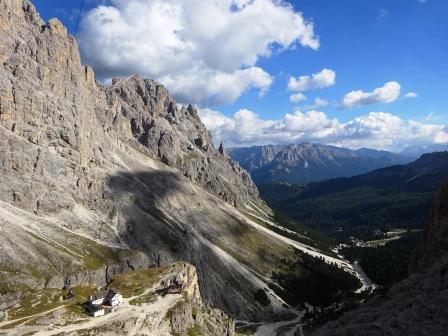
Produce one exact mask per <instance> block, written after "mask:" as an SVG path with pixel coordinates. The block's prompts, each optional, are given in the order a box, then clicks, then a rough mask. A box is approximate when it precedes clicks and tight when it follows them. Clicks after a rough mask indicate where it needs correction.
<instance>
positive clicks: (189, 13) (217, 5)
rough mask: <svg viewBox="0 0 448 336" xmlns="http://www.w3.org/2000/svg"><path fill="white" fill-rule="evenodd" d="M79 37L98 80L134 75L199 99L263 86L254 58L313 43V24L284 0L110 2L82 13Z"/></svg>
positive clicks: (266, 81) (221, 99) (264, 77)
mask: <svg viewBox="0 0 448 336" xmlns="http://www.w3.org/2000/svg"><path fill="white" fill-rule="evenodd" d="M78 37H79V44H80V47H81V52H82V56H83V61H84V62H86V63H89V64H91V65H92V66H93V67H94V68H95V70H96V72H97V74H98V76H99V77H100V78H102V79H103V80H107V79H108V78H111V77H113V76H126V75H129V74H132V73H139V74H142V75H143V76H147V77H150V78H154V79H157V80H159V81H161V82H162V83H163V84H165V85H166V86H167V87H168V88H169V89H170V90H171V91H172V93H173V94H174V96H175V97H176V98H178V99H179V100H180V101H181V102H193V103H201V104H204V103H207V104H212V103H231V102H233V101H234V100H235V99H236V98H238V97H239V96H240V95H241V94H242V93H243V92H244V91H245V90H248V89H250V88H256V89H259V90H261V91H262V92H263V91H265V90H267V89H268V88H269V86H270V84H271V82H272V78H271V76H270V75H269V74H268V73H267V72H266V71H264V70H263V69H262V68H260V67H257V61H258V60H259V59H260V57H269V56H271V54H272V52H273V51H274V50H283V49H288V48H294V47H296V45H298V44H300V45H301V46H303V47H309V48H311V49H318V48H319V40H318V37H316V35H315V34H314V28H313V23H311V22H307V21H306V20H305V19H304V18H303V16H302V14H301V13H300V12H296V11H295V10H294V9H293V7H292V6H291V5H289V4H288V3H286V2H284V1H282V0H216V1H209V0H110V2H109V4H108V5H100V6H98V7H96V8H94V9H92V10H90V11H89V12H87V13H86V15H85V16H84V17H83V20H82V22H81V31H80V33H79V35H78Z"/></svg>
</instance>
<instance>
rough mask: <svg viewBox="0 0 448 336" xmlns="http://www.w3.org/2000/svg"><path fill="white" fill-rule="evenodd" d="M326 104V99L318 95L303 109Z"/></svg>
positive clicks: (313, 108) (312, 108)
mask: <svg viewBox="0 0 448 336" xmlns="http://www.w3.org/2000/svg"><path fill="white" fill-rule="evenodd" d="M327 105H328V101H326V100H325V99H322V98H320V97H316V98H315V99H314V102H313V104H312V105H309V106H305V109H307V110H315V109H318V108H319V107H324V106H327Z"/></svg>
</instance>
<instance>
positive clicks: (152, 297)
mask: <svg viewBox="0 0 448 336" xmlns="http://www.w3.org/2000/svg"><path fill="white" fill-rule="evenodd" d="M156 300H157V295H156V294H155V293H152V292H151V293H147V294H145V295H142V296H139V297H137V298H135V299H133V300H131V301H129V304H131V305H134V306H140V305H142V304H143V303H152V302H155V301H156Z"/></svg>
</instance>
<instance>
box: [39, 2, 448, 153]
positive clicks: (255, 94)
mask: <svg viewBox="0 0 448 336" xmlns="http://www.w3.org/2000/svg"><path fill="white" fill-rule="evenodd" d="M157 1H159V0H157ZM157 1H151V0H130V1H128V2H126V4H125V5H123V1H122V0H116V1H115V2H114V3H113V4H112V5H111V4H110V3H109V2H103V3H105V4H106V5H107V6H108V8H112V7H111V6H114V8H118V12H119V13H120V15H121V17H122V18H125V14H124V13H128V14H129V10H131V9H132V8H130V5H129V3H132V2H134V3H135V6H137V7H138V6H141V9H140V10H139V11H138V13H139V17H140V16H141V17H140V20H141V21H140V22H142V24H143V25H144V24H145V19H146V17H148V18H149V17H151V15H159V16H158V17H162V16H163V15H164V14H163V13H164V12H163V11H162V12H154V10H153V9H151V8H152V7H150V4H151V3H152V2H157ZM188 1H190V0H185V2H188ZM229 1H230V0H222V2H223V3H227V2H229ZM255 1H259V2H260V3H264V5H263V6H268V5H270V6H271V7H264V8H272V9H273V11H274V10H275V11H278V14H279V16H278V17H279V20H281V17H284V18H285V19H288V18H291V19H294V16H295V19H297V16H300V17H301V18H302V19H303V20H304V25H305V26H306V24H309V23H310V22H312V23H313V27H312V28H313V32H312V38H314V39H315V40H316V41H317V40H318V41H319V48H312V47H310V46H309V45H308V46H307V45H306V41H305V42H304V39H303V38H302V39H301V38H300V37H299V38H297V40H296V43H289V42H285V41H283V40H281V37H282V36H283V35H284V34H285V33H288V34H289V33H290V34H292V32H290V31H288V27H280V26H281V21H278V22H277V21H274V20H271V21H266V22H265V24H264V25H263V26H262V27H263V28H262V29H266V32H264V34H265V35H262V34H260V35H259V36H250V33H247V34H246V35H244V33H241V34H240V35H239V33H238V32H236V33H235V35H234V36H232V39H233V40H237V39H238V38H239V37H240V36H243V37H244V38H241V41H242V43H243V44H244V45H252V44H253V45H254V46H257V45H258V44H257V43H258V41H260V40H262V39H263V38H266V39H269V38H271V37H270V36H271V35H272V34H271V33H272V32H274V31H276V32H277V33H276V34H274V35H273V36H274V37H273V38H271V39H272V40H273V41H274V42H273V43H270V45H269V50H271V55H270V56H266V55H264V54H263V51H262V49H260V50H259V52H256V53H255V56H256V61H253V62H252V63H250V62H249V63H250V64H248V63H247V62H246V61H244V62H243V60H245V59H246V58H245V55H244V52H245V51H241V53H240V54H239V55H236V56H235V55H234V52H233V51H229V54H228V55H226V54H225V53H226V51H222V53H221V54H222V56H223V61H222V62H226V60H228V59H229V60H234V62H233V63H232V65H229V66H228V67H227V66H226V67H225V66H221V64H218V65H217V68H216V69H215V68H213V65H210V64H209V65H207V68H206V70H204V71H206V72H207V74H208V75H204V76H205V77H204V76H203V74H204V73H205V72H200V73H201V75H200V76H199V75H198V74H195V75H194V76H193V75H191V73H188V74H185V73H182V72H176V73H170V72H167V71H165V72H160V73H159V72H156V71H155V70H154V68H151V66H146V68H145V67H144V66H141V68H140V67H139V66H138V63H140V62H138V61H135V60H138V58H135V54H133V55H131V56H129V55H126V50H128V49H129V48H130V42H128V43H126V44H125V46H122V43H124V42H121V41H122V40H119V41H118V42H117V40H115V42H114V45H115V46H117V48H116V49H117V52H118V49H120V48H121V50H120V55H124V57H123V58H126V57H129V59H128V60H127V61H126V62H121V63H120V62H118V63H117V62H116V60H115V59H110V60H108V61H105V63H107V65H106V66H104V64H102V62H103V60H104V59H105V56H104V55H103V54H101V52H102V51H103V49H104V50H107V47H108V46H102V47H101V48H102V49H100V47H98V48H96V49H95V48H92V47H91V46H92V45H95V44H96V43H97V41H99V42H101V41H102V40H105V39H106V38H107V37H108V36H110V35H108V34H112V32H115V30H114V28H113V27H112V28H108V29H106V28H104V26H105V25H104V24H99V23H98V22H99V21H100V20H99V19H98V18H103V17H104V15H106V16H107V15H112V16H111V17H112V18H113V19H114V18H115V16H113V15H115V14H114V12H111V11H107V12H104V13H100V11H99V10H98V8H97V7H98V5H99V1H96V0H85V6H84V12H83V13H82V18H83V20H82V21H81V27H80V30H81V31H80V33H79V35H78V37H79V39H80V47H81V51H82V55H83V61H84V62H86V63H91V64H92V65H93V66H94V68H95V70H96V72H97V74H98V75H99V76H100V77H101V79H102V80H106V81H107V79H108V78H109V77H111V76H112V75H126V74H128V72H129V73H131V72H140V71H141V72H142V73H143V75H149V76H155V77H157V78H156V79H158V80H160V81H162V82H163V83H164V84H165V85H166V86H168V88H169V89H170V90H171V91H172V92H174V95H175V97H176V98H177V99H178V100H180V101H182V102H184V101H183V100H188V99H189V100H193V102H194V103H196V104H197V105H198V107H199V108H201V109H203V112H202V114H201V116H202V117H203V120H204V122H205V123H206V125H207V126H208V127H209V128H210V129H211V130H212V133H213V134H214V136H215V138H216V139H218V140H223V141H225V142H228V143H229V144H230V145H250V144H262V143H289V142H299V141H308V140H309V141H316V142H324V143H332V144H336V145H347V146H350V147H360V146H369V147H377V148H385V149H392V150H399V149H400V148H402V147H405V146H408V145H413V144H426V143H432V142H437V143H444V141H445V140H446V141H447V142H448V136H446V132H445V131H447V129H446V127H445V129H444V130H443V129H442V128H441V126H445V125H446V124H447V122H448V104H447V100H446V98H445V97H446V92H448V66H447V64H446V60H447V59H448V46H447V43H446V36H447V33H448V20H446V17H447V15H448V2H447V1H445V0H427V1H424V2H423V1H421V0H420V1H419V0H393V1H391V0H389V1H386V0H372V1H359V0H341V1H329V0H300V1H298V0H297V1H290V2H288V3H286V2H285V3H283V4H282V6H283V7H282V8H281V9H282V10H283V12H280V8H278V6H277V7H275V6H276V5H275V1H272V3H273V5H272V4H268V3H270V2H271V1H270V0H255ZM80 2H81V1H79V2H78V1H67V0H64V1H58V2H57V3H56V2H48V1H43V0H35V1H34V4H35V5H36V7H37V8H38V10H39V11H40V13H41V15H42V16H43V18H44V19H49V18H50V17H54V16H56V17H58V18H60V19H61V21H63V22H64V23H65V24H66V25H67V27H68V29H69V31H70V32H72V33H73V32H74V28H75V25H76V18H77V13H78V8H79V5H80ZM120 2H121V4H120ZM200 2H201V1H196V2H195V3H196V5H197V6H199V5H200V4H199V5H198V4H197V3H200ZM145 3H146V4H145ZM288 4H290V5H291V6H290V7H289V6H288ZM126 6H128V7H126ZM249 6H250V5H248V7H247V8H243V9H242V10H241V12H243V11H244V10H245V9H247V11H248V12H249ZM254 7H255V6H254ZM173 8H174V7H173ZM285 8H287V13H286V12H285V11H284V9H285ZM197 10H198V11H200V10H202V8H201V7H198V9H197ZM205 10H209V9H204V11H205ZM145 11H147V14H145ZM151 11H152V12H151ZM210 11H211V12H210V13H213V12H212V11H213V9H212V8H211V9H210ZM254 11H255V10H253V12H254ZM134 13H135V12H134ZM140 13H141V15H140ZM272 13H273V14H272V16H273V17H275V15H276V14H275V13H277V12H275V13H274V12H272ZM204 14H206V13H204ZM101 15H103V16H101ZM254 15H256V14H253V15H252V16H246V17H247V18H248V19H247V20H248V21H249V20H252V23H251V22H247V23H244V22H243V23H241V22H240V21H238V24H239V25H240V26H238V29H239V30H240V31H246V29H249V30H247V31H250V27H251V24H253V22H254ZM266 15H267V14H266ZM280 15H289V16H280ZM123 20H124V21H125V19H123ZM129 20H131V21H132V19H129ZM138 20H139V19H136V21H138ZM148 20H149V19H148ZM259 20H260V21H261V22H264V21H263V20H267V19H265V18H263V17H261V16H260V19H259ZM153 21H154V16H152V19H151V22H153ZM192 21H193V22H194V20H192ZM255 21H258V20H257V18H256V17H255ZM285 21H286V20H285ZM117 22H121V21H117ZM167 22H168V21H167ZM189 22H190V21H189ZM291 22H293V21H291ZM294 22H295V21H294ZM286 23H287V22H285V24H286ZM114 24H116V23H114ZM126 24H128V25H129V27H127V28H124V29H125V30H126V29H127V30H132V28H133V27H139V26H133V24H134V23H133V22H127V23H126ZM179 24H180V26H181V27H182V29H185V23H184V22H181V21H180V22H179ZM232 24H233V23H232ZM270 25H271V26H270ZM156 27H159V26H156ZM162 27H164V26H163V22H162ZM128 28H131V29H128ZM188 28H189V27H187V29H188ZM190 28H191V27H190ZM173 29H175V28H173ZM176 29H178V28H176ZM191 29H192V30H194V29H196V30H200V29H202V31H201V33H203V30H204V29H207V28H203V27H202V28H201V27H197V26H195V27H193V28H191ZM98 30H102V32H101V33H97V31H98ZM153 30H154V28H153ZM211 30H213V29H211ZM225 31H226V32H227V31H229V33H228V34H232V31H231V30H225ZM196 32H197V31H196ZM121 33H123V30H122V31H120V34H121ZM167 34H168V33H167ZM254 34H255V33H254ZM146 35H147V34H146ZM124 36H125V35H124ZM169 36H170V35H167V38H166V39H168V40H169ZM189 36H192V35H189ZM266 36H268V37H266ZM257 39H258V40H257ZM203 40H204V38H202V39H201V40H200V41H203ZM83 41H84V42H83ZM147 41H148V40H146V37H142V38H141V39H140V40H139V39H133V40H132V43H133V44H132V45H131V49H134V48H135V50H138V54H139V55H141V54H145V53H146V56H145V58H146V57H148V58H149V59H151V58H152V59H153V61H152V64H154V62H155V63H157V62H158V59H160V58H163V57H164V54H161V55H158V54H157V52H153V51H152V50H153V49H151V48H145V44H148V42H147ZM150 41H151V43H155V44H157V43H158V41H157V40H154V39H152V40H150ZM192 41H193V42H194V43H196V44H197V43H202V42H198V41H199V39H194V40H192ZM213 41H214V43H215V45H211V46H210V45H205V46H201V47H202V48H203V49H207V50H208V51H207V52H206V53H204V54H201V55H202V56H203V57H204V60H205V62H208V61H207V57H208V58H210V57H213V55H214V54H213V53H211V52H209V50H210V49H211V48H219V46H220V45H221V43H220V42H221V40H218V39H214V40H213ZM277 42H278V43H277ZM173 43H174V42H173ZM226 43H227V42H226V41H225V40H223V42H222V45H223V46H224V47H223V49H225V46H226ZM114 45H112V47H110V46H109V47H110V50H107V55H110V54H111V53H113V52H114V50H115V49H114V48H113V47H114ZM163 47H166V46H163ZM169 47H170V48H171V46H169ZM230 48H235V44H230ZM242 49H244V48H242ZM167 50H171V49H167ZM177 52H178V51H177ZM252 53H253V52H252ZM252 53H251V50H250V49H248V50H247V57H249V58H250V56H254V55H252ZM210 55H212V56H210ZM216 55H217V56H215V57H218V58H219V57H220V56H221V55H220V53H219V52H218V53H217V54H216ZM117 57H120V56H117ZM173 60H176V58H173ZM238 61H240V63H238ZM186 62H187V63H185V64H187V65H188V57H187V58H186ZM217 62H219V61H217ZM235 62H236V63H235ZM175 63H176V61H171V64H172V65H174V67H175V66H176V64H175ZM211 63H213V62H211ZM182 66H184V65H182V63H179V67H182ZM232 66H233V68H232ZM160 67H163V64H161V65H160ZM184 67H185V66H184ZM246 68H257V69H260V70H262V71H263V73H265V75H263V74H260V71H258V70H257V71H258V72H257V73H256V74H255V73H251V74H250V75H247V74H245V76H246V75H247V76H248V78H249V79H247V78H246V79H242V81H243V82H244V84H241V83H240V82H235V79H234V78H233V79H229V84H228V85H227V86H226V85H225V84H222V83H219V84H216V85H215V86H216V87H213V88H210V87H208V86H200V85H195V86H194V87H192V88H189V87H185V85H190V84H189V83H191V82H193V81H197V82H200V81H201V80H203V81H204V82H214V81H215V82H216V81H217V79H216V78H219V79H221V78H222V76H221V75H222V74H229V73H232V74H234V73H235V71H238V70H240V69H246ZM322 69H330V70H332V71H334V73H335V74H336V80H335V83H334V84H331V85H328V87H324V88H321V89H316V90H303V91H300V92H301V93H302V94H304V95H305V96H306V97H307V100H305V101H302V102H291V101H290V99H289V97H290V95H292V94H294V93H297V92H298V91H297V90H296V91H291V90H288V81H289V80H290V78H291V77H294V78H297V77H299V76H303V75H311V74H315V73H318V72H320V71H321V70H322ZM213 71H218V77H216V76H214V75H213V76H214V77H210V75H209V74H210V72H213ZM254 71H255V70H254ZM266 75H267V76H269V77H270V78H269V79H267V78H266ZM192 76H193V77H192ZM201 76H202V77H201ZM240 77H241V76H239V77H238V78H240ZM179 78H181V79H182V80H183V81H181V80H180V79H179ZM241 78H243V77H241ZM267 82H269V83H267ZM387 82H397V83H398V84H399V86H400V92H399V95H397V96H396V97H395V98H393V99H389V102H387V103H385V102H381V101H385V99H378V100H375V99H373V100H372V99H370V100H368V102H367V103H366V104H365V105H357V104H356V103H355V104H354V105H353V107H351V108H347V109H341V108H340V105H341V101H342V99H343V97H344V96H345V95H346V94H347V93H349V92H351V91H354V90H362V91H363V93H367V94H368V93H371V92H372V91H374V90H375V89H377V88H381V87H383V86H384V85H385V84H386V83H387ZM179 83H185V84H184V86H183V85H181V84H179ZM224 83H226V82H224ZM248 83H249V84H248ZM204 85H205V84H204ZM220 85H222V86H220ZM232 85H233V86H235V87H237V86H238V85H241V90H239V91H238V90H237V91H235V90H232V91H229V92H227V91H226V90H228V86H232ZM220 88H221V90H222V91H224V92H225V94H223V95H222V96H221V91H218V90H219V89H220ZM183 89H184V92H186V93H185V94H184V92H182V90H183ZM198 92H201V93H200V94H199V93H198ZM260 92H262V93H260ZM409 92H413V93H416V94H417V97H414V98H405V97H404V96H405V95H406V94H407V93H409ZM216 97H218V98H216ZM317 97H319V98H321V99H323V100H325V101H326V102H327V104H326V105H325V106H312V105H314V104H313V102H314V99H315V98H317ZM215 98H216V99H215ZM185 102H187V101H185ZM297 109H299V110H300V111H301V113H302V114H303V115H305V116H306V117H308V116H309V118H305V117H303V116H300V122H304V123H306V122H310V124H313V123H314V122H316V124H318V123H319V121H320V122H323V123H324V124H325V123H329V121H331V120H333V119H337V122H338V124H337V125H335V124H334V123H333V124H331V123H329V124H328V125H326V126H325V127H326V128H325V129H324V132H323V133H325V135H324V136H322V134H320V133H322V132H319V129H313V130H312V132H311V131H306V132H305V131H303V127H299V129H297V127H296V128H292V127H289V125H285V123H287V120H289V119H288V118H285V115H288V114H289V115H291V114H294V112H295V111H296V110H297ZM308 110H315V111H319V112H322V113H324V114H325V120H323V121H322V115H317V114H314V115H313V116H311V114H310V115H308V114H307V111H308ZM238 111H243V112H242V113H240V114H239V115H235V113H237V112H238ZM244 111H249V112H247V113H246V112H244ZM371 112H383V113H386V114H388V115H390V116H392V117H397V118H399V119H400V120H401V122H402V123H403V125H402V126H400V127H401V128H399V127H398V126H397V127H395V128H394V129H393V130H390V132H389V133H390V134H391V135H390V136H389V138H390V139H387V141H385V142H384V141H383V142H382V141H381V140H382V139H381V138H382V137H384V134H381V132H379V131H378V130H375V129H376V128H378V127H381V126H378V125H380V124H378V123H377V121H378V118H379V117H381V118H379V119H381V122H384V123H386V124H391V123H393V122H397V123H398V119H393V120H392V119H391V118H392V117H390V116H388V115H370V118H369V119H368V120H370V121H372V120H373V119H375V125H374V126H373V128H374V130H372V129H366V130H364V129H363V130H362V131H359V130H360V127H361V126H362V127H364V126H365V125H366V124H368V126H369V127H372V126H371V125H372V122H365V121H364V119H363V120H362V122H358V123H356V122H355V120H356V118H364V117H366V116H368V115H369V113H371ZM241 116H243V117H241ZM254 118H255V119H254ZM310 118H311V119H310ZM316 118H317V121H316ZM243 119H244V121H242V120H243ZM366 120H367V119H366ZM389 120H391V121H389ZM409 120H411V121H412V122H413V121H415V122H420V123H421V125H419V126H418V127H421V130H418V131H414V128H415V127H417V126H416V125H414V124H412V123H411V124H409ZM269 121H271V122H270V123H269ZM241 123H242V124H241ZM244 123H246V124H244ZM247 123H251V124H257V126H256V127H258V128H257V129H251V128H250V127H249V126H248V125H247ZM350 123H352V124H350ZM330 124H331V125H330ZM348 124H350V125H348ZM427 124H430V125H439V126H440V127H438V128H437V127H433V129H431V131H429V130H428V127H426V128H425V125H427ZM360 125H361V126H360ZM386 126H387V125H386ZM254 127H255V126H254ZM316 127H317V126H316ZM279 128H282V129H283V131H282V132H281V133H279V131H278V129H279ZM238 129H243V130H244V131H245V132H246V133H244V134H240V133H241V132H242V131H241V130H238ZM273 129H275V131H273ZM336 129H337V130H336ZM423 130H424V131H423ZM386 131H387V130H386ZM410 132H411V133H412V134H411V133H410ZM422 132H423V133H424V134H423V133H422ZM440 132H442V133H440ZM444 132H445V133H444ZM258 133H260V134H261V136H258V135H256V134H258ZM330 133H331V135H328V134H330ZM354 133H356V135H354ZM389 133H388V134H389ZM392 133H394V134H393V135H392ZM288 134H289V138H288ZM360 134H361V135H360Z"/></svg>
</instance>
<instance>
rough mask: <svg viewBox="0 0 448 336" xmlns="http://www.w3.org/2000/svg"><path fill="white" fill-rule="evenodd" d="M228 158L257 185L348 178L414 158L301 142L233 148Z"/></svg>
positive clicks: (365, 149)
mask: <svg viewBox="0 0 448 336" xmlns="http://www.w3.org/2000/svg"><path fill="white" fill-rule="evenodd" d="M227 151H228V153H229V156H230V157H231V158H232V159H234V160H235V161H237V162H239V164H240V165H241V166H242V167H243V168H244V169H246V170H247V171H249V172H250V173H251V175H252V177H253V179H254V181H255V183H257V184H262V183H267V182H271V181H277V182H287V183H292V184H308V183H311V182H316V181H322V180H326V179H330V178H337V177H349V176H354V175H358V174H364V173H367V172H370V171H372V170H375V169H378V168H383V167H387V166H391V165H395V164H404V163H408V162H410V161H411V160H412V159H410V158H408V157H406V156H402V155H399V154H394V153H390V152H387V151H379V150H373V149H367V148H362V149H358V150H356V151H355V150H350V149H347V148H340V147H334V146H327V145H320V144H313V143H302V144H292V145H269V146H253V147H249V148H230V149H228V150H227Z"/></svg>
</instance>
